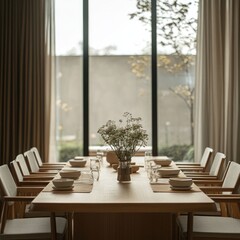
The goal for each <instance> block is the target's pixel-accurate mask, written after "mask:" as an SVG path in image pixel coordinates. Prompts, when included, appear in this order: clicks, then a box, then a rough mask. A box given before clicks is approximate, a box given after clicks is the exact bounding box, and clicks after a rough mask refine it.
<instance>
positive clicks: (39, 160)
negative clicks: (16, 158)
mask: <svg viewBox="0 0 240 240" xmlns="http://www.w3.org/2000/svg"><path fill="white" fill-rule="evenodd" d="M30 150H31V151H32V152H33V153H34V154H35V157H36V160H37V163H38V165H39V166H40V167H41V166H42V165H43V162H42V159H41V156H40V154H39V151H38V149H37V148H36V147H32V148H31V149H30Z"/></svg>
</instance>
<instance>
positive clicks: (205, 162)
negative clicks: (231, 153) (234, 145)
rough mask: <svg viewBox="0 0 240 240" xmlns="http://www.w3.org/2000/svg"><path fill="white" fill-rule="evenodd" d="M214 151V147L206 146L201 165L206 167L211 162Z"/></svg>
mask: <svg viewBox="0 0 240 240" xmlns="http://www.w3.org/2000/svg"><path fill="white" fill-rule="evenodd" d="M212 153H213V149H212V148H210V147H206V148H205V150H204V152H203V155H202V158H201V160H200V166H201V167H203V168H206V167H207V165H208V164H209V162H210V159H211V156H212Z"/></svg>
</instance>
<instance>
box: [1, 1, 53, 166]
mask: <svg viewBox="0 0 240 240" xmlns="http://www.w3.org/2000/svg"><path fill="white" fill-rule="evenodd" d="M46 4H47V2H46V1H44V0H34V1H31V0H18V1H15V0H2V1H1V3H0V11H1V14H0V15H1V22H0V33H1V36H0V56H1V58H0V70H1V71H0V74H1V75H0V96H1V97H0V98H1V101H0V119H1V123H0V146H1V150H0V162H1V164H3V163H9V162H10V161H12V160H13V159H15V157H16V155H17V154H19V153H23V152H24V151H26V150H28V149H30V148H31V147H33V146H35V147H37V148H38V149H39V151H40V154H41V155H42V156H47V154H48V145H49V119H50V115H49V114H50V111H49V105H50V90H51V81H50V79H49V78H47V71H49V66H48V68H46V66H47V65H46V56H47V52H46V44H47V42H46V39H45V37H46V28H45V26H46V19H45V14H46V11H45V7H46Z"/></svg>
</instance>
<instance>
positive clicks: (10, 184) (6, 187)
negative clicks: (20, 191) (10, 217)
mask: <svg viewBox="0 0 240 240" xmlns="http://www.w3.org/2000/svg"><path fill="white" fill-rule="evenodd" d="M0 181H1V187H2V190H3V194H4V195H5V196H9V197H13V196H16V195H17V185H16V183H15V181H14V179H13V176H12V174H11V172H10V169H9V167H8V165H7V164H4V165H2V166H0Z"/></svg>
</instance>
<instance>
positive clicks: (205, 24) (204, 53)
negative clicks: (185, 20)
mask: <svg viewBox="0 0 240 240" xmlns="http://www.w3.org/2000/svg"><path fill="white" fill-rule="evenodd" d="M239 19H240V18H239V2H238V1H237V0H226V1H221V0H215V1H208V0H200V2H199V23H198V39H197V42H198V45H197V66H196V69H197V70H196V114H195V133H196V134H195V149H196V155H195V156H196V158H197V159H200V156H201V155H202V152H203V150H204V148H205V147H206V146H209V147H212V148H213V149H214V151H215V152H217V151H221V152H224V153H225V154H226V156H227V158H228V160H231V161H238V162H239V158H238V155H239V150H238V147H237V146H238V144H239V143H240V142H239V137H238V136H239V130H240V128H239V123H238V122H239V84H238V82H239V80H240V79H239V70H238V69H239V42H240V39H239Z"/></svg>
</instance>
